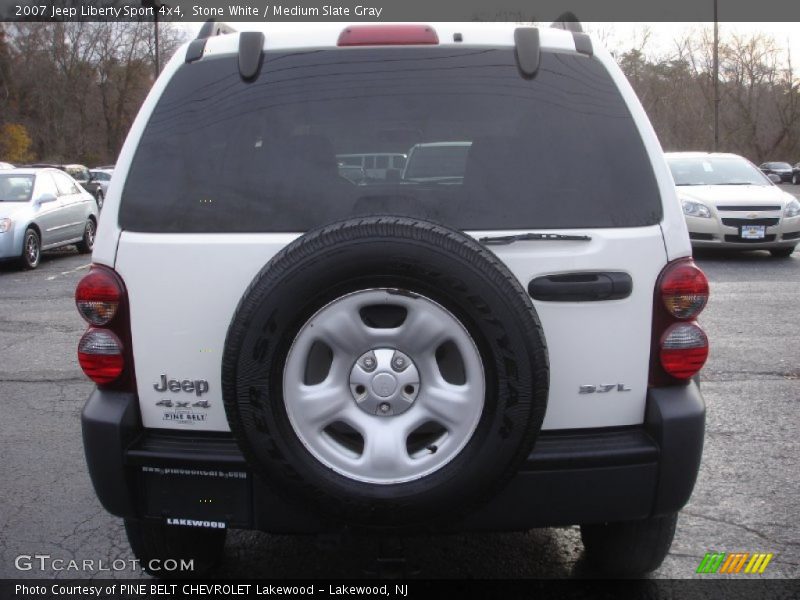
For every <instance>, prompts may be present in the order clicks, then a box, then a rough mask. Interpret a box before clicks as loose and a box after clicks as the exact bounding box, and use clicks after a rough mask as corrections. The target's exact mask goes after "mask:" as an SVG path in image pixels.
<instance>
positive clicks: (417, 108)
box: [76, 23, 708, 574]
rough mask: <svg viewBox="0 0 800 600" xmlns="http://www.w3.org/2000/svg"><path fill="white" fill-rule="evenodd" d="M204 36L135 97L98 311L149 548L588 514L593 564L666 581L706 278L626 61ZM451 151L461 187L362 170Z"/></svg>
mask: <svg viewBox="0 0 800 600" xmlns="http://www.w3.org/2000/svg"><path fill="white" fill-rule="evenodd" d="M212 27H213V26H212V25H209V26H208V27H207V28H206V29H204V31H202V32H201V34H200V37H199V38H198V39H196V40H194V41H192V42H191V43H189V44H188V45H187V46H186V47H184V48H183V49H182V50H180V51H178V52H177V53H176V55H175V56H174V57H173V59H172V60H171V61H170V62H169V64H168V65H167V67H166V68H165V69H164V72H163V74H162V75H161V76H160V78H159V79H158V81H157V82H156V84H155V85H154V87H153V90H152V91H151V93H150V95H149V96H148V98H147V100H146V102H145V103H144V105H143V106H142V108H141V111H140V112H139V115H138V117H137V119H136V121H135V123H134V125H133V127H132V129H131V131H130V133H129V135H128V138H127V141H126V142H125V145H124V148H123V150H122V153H121V155H120V158H119V161H118V163H117V168H116V171H115V176H114V180H113V181H112V182H111V186H110V187H109V190H108V196H107V198H106V203H105V207H104V218H103V220H102V221H101V223H100V228H99V231H98V237H97V242H96V246H95V249H94V254H93V263H94V264H93V267H92V269H91V271H90V272H89V274H88V275H87V276H86V277H85V278H84V279H83V280H82V281H81V282H80V284H79V286H78V289H77V291H76V301H77V305H78V309H79V311H80V312H81V314H82V315H83V317H84V318H85V319H86V320H87V321H88V323H89V328H88V330H87V331H86V333H85V335H84V336H83V338H82V339H81V341H80V344H79V350H78V351H79V359H80V364H81V366H82V367H83V369H84V371H85V372H86V374H87V375H88V376H89V377H90V378H91V379H93V380H94V381H95V382H96V383H97V388H96V390H95V391H94V392H93V393H92V395H91V397H90V398H89V400H88V402H87V404H86V407H85V408H84V411H83V417H82V418H83V432H84V443H85V448H86V456H87V461H88V465H89V471H90V473H91V477H92V481H93V483H94V486H95V489H96V491H97V494H98V496H99V498H100V501H101V502H102V504H103V506H104V507H105V508H106V509H107V510H109V511H110V512H111V513H113V514H115V515H118V516H120V517H122V518H124V519H125V525H126V528H127V532H128V535H129V539H130V542H131V545H132V548H133V551H134V553H135V554H136V555H137V557H139V558H140V559H142V561H143V563H144V564H145V565H146V564H147V561H148V560H151V559H153V558H167V557H168V558H178V557H181V558H193V559H194V560H195V566H196V568H198V569H199V568H205V567H209V566H211V565H213V564H214V563H215V562H216V561H217V560H219V558H220V557H221V554H222V551H223V546H224V539H225V532H226V530H227V529H228V528H240V529H257V530H262V531H267V532H281V533H315V532H320V533H322V532H335V531H338V530H340V529H342V528H344V527H348V528H355V529H358V530H368V531H373V530H376V529H380V530H383V531H385V530H392V531H409V530H413V531H443V532H446V531H468V530H487V529H489V530H507V531H513V530H525V529H529V528H533V527H546V526H555V525H570V524H580V525H581V532H582V537H583V541H584V544H585V547H586V556H587V560H588V562H589V563H590V564H592V565H594V566H595V567H597V568H598V569H599V570H602V571H604V572H608V573H617V574H624V573H644V572H647V571H650V570H652V569H654V568H656V567H657V566H658V565H659V564H660V563H661V561H662V560H663V558H664V556H665V555H666V553H667V551H668V549H669V547H670V544H671V541H672V536H673V533H674V529H675V523H676V518H677V517H676V515H677V513H678V511H679V510H680V509H681V507H682V506H683V505H684V504H685V503H686V501H687V500H688V498H689V495H690V494H691V491H692V488H693V486H694V482H695V478H696V475H697V472H698V467H699V464H700V457H701V452H702V446H703V430H704V414H705V413H704V404H703V401H702V398H701V395H700V392H699V389H698V387H697V385H696V383H695V382H694V381H693V380H692V377H693V376H694V375H695V374H696V373H697V372H698V371H699V370H700V368H701V367H702V365H703V363H704V361H705V359H706V356H707V352H708V342H707V339H706V336H705V334H704V333H703V331H702V329H700V327H699V326H698V324H697V323H696V318H697V316H698V313H700V311H701V310H702V309H703V307H704V306H705V303H706V300H707V297H708V284H707V281H706V279H705V277H704V275H703V273H702V272H701V271H700V270H699V269H698V268H697V267H696V266H695V265H694V263H693V262H692V259H691V257H690V255H691V247H690V244H689V237H688V235H687V231H686V225H685V222H684V219H683V214H682V212H681V206H680V204H679V203H678V200H677V198H676V195H675V188H674V185H673V181H672V177H671V175H670V172H669V169H668V168H667V165H666V162H665V160H664V157H663V154H662V150H661V148H660V146H659V143H658V140H657V138H656V136H655V134H654V132H653V129H652V128H651V126H650V123H649V122H648V120H647V117H646V116H645V113H644V111H643V110H642V107H641V105H640V104H639V102H638V101H637V99H636V96H635V94H634V92H633V91H632V89H631V87H630V86H629V84H628V82H627V81H626V80H625V78H624V76H623V74H622V72H621V71H620V69H619V68H618V67H617V66H616V64H615V63H614V61H613V59H612V58H611V57H610V55H609V54H608V53H607V52H606V51H605V50H603V49H602V48H600V47H599V46H598V45H597V42H596V40H594V39H593V38H591V37H590V36H588V35H586V34H584V33H582V32H580V31H579V30H578V29H579V27H575V26H574V24H573V25H572V26H571V27H567V26H563V27H562V28H544V29H537V28H533V27H518V26H515V25H512V24H476V23H472V24H463V23H462V24H436V25H435V26H424V25H417V24H412V25H359V24H356V25H352V26H348V27H342V26H340V25H337V24H333V23H332V24H327V25H324V26H321V27H320V28H319V29H318V30H314V31H311V30H304V31H301V32H297V31H291V30H289V29H288V28H287V27H286V26H284V25H278V24H276V25H273V26H272V29H270V30H269V31H268V32H267V33H262V32H245V33H225V34H223V35H216V36H209V35H207V34H208V33H209V31H208V30H209V29H210V28H212ZM453 140H457V141H459V142H460V143H461V144H462V145H464V146H468V148H465V152H466V160H461V161H460V163H459V164H460V165H461V167H460V169H461V170H460V171H458V170H454V166H453V164H450V162H447V161H445V162H444V163H443V162H442V160H441V157H439V156H438V155H437V154H436V153H431V155H432V156H433V157H434V159H435V162H433V163H432V164H431V165H430V166H429V167H424V165H421V164H420V165H417V166H418V168H419V169H420V170H421V171H424V172H425V173H426V176H425V177H422V178H418V179H415V178H403V177H393V178H386V179H378V178H375V179H365V180H359V181H352V180H350V179H347V178H345V177H343V176H342V175H341V173H340V171H339V169H338V162H337V156H341V155H355V154H362V155H373V154H375V155H377V154H398V155H400V154H404V155H408V154H409V153H410V152H411V150H412V149H413V148H420V147H426V146H429V145H432V144H438V143H442V142H452V141H453ZM421 158H422V155H420V157H417V158H415V160H418V159H420V160H421ZM576 162H578V163H580V164H582V165H585V170H584V172H583V173H582V174H581V176H580V177H576V176H574V174H573V173H572V171H571V170H570V169H569V167H568V165H573V164H575V163H576ZM436 164H445V165H446V167H447V168H446V169H445V171H446V172H442V173H440V174H439V173H437V172H436ZM439 175H441V176H439Z"/></svg>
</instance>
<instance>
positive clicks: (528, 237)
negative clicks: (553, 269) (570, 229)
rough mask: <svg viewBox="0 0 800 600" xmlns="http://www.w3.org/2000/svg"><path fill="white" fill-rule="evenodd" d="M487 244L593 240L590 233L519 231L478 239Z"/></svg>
mask: <svg viewBox="0 0 800 600" xmlns="http://www.w3.org/2000/svg"><path fill="white" fill-rule="evenodd" d="M478 241H479V242H481V243H483V244H486V245H487V246H495V245H497V246H499V245H501V244H513V243H514V242H527V241H538V242H591V241H592V238H590V237H589V236H588V235H565V234H563V233H518V234H517V235H493V236H489V237H482V238H479V239H478Z"/></svg>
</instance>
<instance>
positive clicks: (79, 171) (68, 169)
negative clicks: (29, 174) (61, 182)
mask: <svg viewBox="0 0 800 600" xmlns="http://www.w3.org/2000/svg"><path fill="white" fill-rule="evenodd" d="M26 166H28V167H32V168H39V169H40V168H51V169H59V170H60V171H64V172H65V173H67V174H68V175H69V176H70V177H72V178H73V179H74V180H75V181H76V182H77V183H78V184H79V185H80V186H81V187H82V188H83V189H85V190H86V191H87V192H89V193H90V194H91V195H92V196H93V197H94V198H95V201H96V202H97V205H98V208H100V207H101V206H102V203H103V201H102V198H98V197H97V192H98V190H99V189H100V184H99V183H98V182H97V181H95V180H94V179H93V178H92V174H91V172H90V171H89V168H88V167H86V166H84V165H79V164H69V165H61V164H51V163H34V164H31V165H26Z"/></svg>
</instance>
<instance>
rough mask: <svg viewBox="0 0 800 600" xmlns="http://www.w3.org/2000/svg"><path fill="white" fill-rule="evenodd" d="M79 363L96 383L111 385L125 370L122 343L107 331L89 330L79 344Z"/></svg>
mask: <svg viewBox="0 0 800 600" xmlns="http://www.w3.org/2000/svg"><path fill="white" fill-rule="evenodd" d="M78 362H79V363H80V365H81V369H83V372H84V373H86V375H87V376H88V377H89V379H91V380H92V381H94V382H95V383H98V384H106V383H111V382H112V381H115V380H116V379H117V378H118V377H119V376H120V375H121V374H122V371H123V369H124V368H125V359H124V356H123V348H122V342H120V341H119V338H118V337H117V336H116V335H114V334H113V333H112V332H111V331H108V330H107V329H89V330H88V331H87V332H86V333H84V334H83V337H82V338H81V341H80V342H79V343H78Z"/></svg>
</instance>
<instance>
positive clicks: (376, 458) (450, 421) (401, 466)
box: [283, 289, 486, 485]
mask: <svg viewBox="0 0 800 600" xmlns="http://www.w3.org/2000/svg"><path fill="white" fill-rule="evenodd" d="M385 306H390V307H398V308H400V309H401V310H402V309H404V310H405V318H404V319H403V320H402V323H401V324H399V325H397V326H391V327H375V326H370V325H367V324H366V322H365V319H364V318H363V317H362V309H368V308H369V307H385ZM320 342H321V343H322V344H324V345H325V346H327V347H328V348H329V349H330V356H329V357H330V363H329V367H328V370H327V374H325V375H324V379H323V380H322V381H321V382H316V383H307V368H308V365H309V361H310V360H311V358H310V357H311V353H312V350H313V348H314V347H315V345H316V344H319V343H320ZM444 344H447V345H448V346H449V347H450V348H454V349H455V351H456V352H457V354H458V356H459V359H460V361H461V363H462V365H463V381H458V382H456V383H453V382H450V381H448V380H447V379H446V378H445V376H444V375H443V373H442V370H441V368H440V364H439V361H438V360H437V350H438V349H440V348H441V347H442V346H443V345H444ZM451 379H452V378H451ZM362 388H363V389H362ZM485 389H486V384H485V378H484V372H483V363H482V361H481V357H480V353H479V352H478V348H477V346H476V345H475V342H474V341H473V339H472V337H471V336H470V335H469V333H468V332H467V330H466V328H465V327H464V326H463V325H462V324H461V322H460V321H459V320H458V319H456V317H455V316H454V315H453V314H452V313H451V312H450V311H448V310H447V309H445V308H444V307H442V306H441V305H439V304H438V303H436V302H434V301H433V300H431V299H429V298H426V297H424V296H421V295H418V294H414V293H410V292H407V291H404V290H392V289H367V290H363V291H359V292H354V293H351V294H348V295H345V296H342V297H341V298H338V299H336V300H334V301H333V302H331V303H330V304H328V305H327V306H325V307H323V308H322V309H320V310H319V311H318V312H317V313H316V314H315V315H314V316H313V317H311V319H309V320H308V321H307V322H306V323H305V324H304V325H303V327H302V328H301V329H300V331H299V333H298V334H297V337H296V338H295V340H294V342H293V343H292V347H291V348H290V350H289V353H288V355H287V358H286V365H285V367H284V374H283V398H284V403H285V406H286V412H287V415H288V417H289V421H290V423H291V425H292V427H293V428H294V431H295V433H296V434H297V436H298V438H299V439H300V441H301V442H302V443H303V445H304V446H305V447H306V448H307V449H308V451H309V452H310V453H311V454H312V455H313V456H314V457H315V458H316V459H317V460H318V461H320V462H321V463H322V464H324V465H325V466H327V467H328V468H330V469H333V470H334V471H335V472H337V473H339V474H341V475H343V476H345V477H348V478H350V479H353V480H356V481H362V482H366V483H374V484H384V485H386V484H396V483H403V482H407V481H413V480H416V479H419V478H421V477H425V476H426V475H429V474H431V473H433V472H434V471H437V470H439V469H441V468H442V467H443V466H445V465H446V464H447V463H449V462H450V461H451V460H453V458H455V457H456V456H457V455H458V454H459V452H461V450H463V448H464V446H466V444H467V442H469V440H470V439H471V438H472V435H473V433H474V432H475V428H476V427H477V425H478V422H479V421H480V417H481V414H482V412H483V405H484V395H485ZM386 406H388V408H386ZM341 425H344V426H345V428H346V430H347V431H348V432H350V433H351V437H353V436H355V437H356V438H358V437H360V440H361V443H360V444H358V443H356V444H355V445H354V444H347V443H343V442H342V440H341V439H340V438H338V437H337V436H336V435H334V433H333V429H335V428H336V427H337V426H341ZM421 431H425V432H426V435H428V436H431V435H432V436H434V437H432V438H431V437H429V438H428V439H426V441H425V442H424V444H423V446H422V447H415V446H413V445H412V444H411V443H410V440H411V439H412V437H413V436H421V435H422V434H421V433H420V432H421ZM431 431H432V432H433V433H430V432H431Z"/></svg>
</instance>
